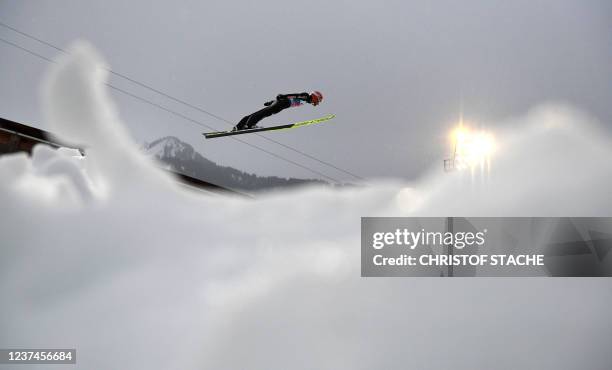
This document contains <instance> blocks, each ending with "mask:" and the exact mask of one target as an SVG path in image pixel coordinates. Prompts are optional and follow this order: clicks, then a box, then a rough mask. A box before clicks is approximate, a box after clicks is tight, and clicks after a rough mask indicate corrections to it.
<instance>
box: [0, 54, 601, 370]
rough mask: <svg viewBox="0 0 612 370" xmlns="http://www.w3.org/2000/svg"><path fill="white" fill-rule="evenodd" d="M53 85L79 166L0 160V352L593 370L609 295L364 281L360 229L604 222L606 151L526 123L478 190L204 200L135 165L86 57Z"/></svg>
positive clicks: (469, 282)
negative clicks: (381, 223)
mask: <svg viewBox="0 0 612 370" xmlns="http://www.w3.org/2000/svg"><path fill="white" fill-rule="evenodd" d="M70 50H71V52H70V55H68V56H64V57H63V58H62V59H61V62H60V63H59V64H58V65H57V66H54V67H53V68H52V70H51V71H50V72H49V74H48V78H47V80H46V82H45V85H44V89H43V91H44V93H43V96H44V99H43V103H44V107H45V111H46V112H47V118H48V120H49V124H50V125H51V127H52V131H53V132H54V133H56V134H57V135H58V136H59V137H60V138H62V139H65V140H68V141H70V142H79V143H85V144H86V145H87V146H88V150H87V157H86V158H85V159H83V158H78V157H76V156H72V155H66V153H62V152H60V151H52V150H50V149H49V148H45V147H37V148H36V150H35V151H34V155H33V157H32V158H28V157H26V156H25V155H21V154H17V155H10V156H3V157H0V178H1V181H0V207H1V210H2V213H1V214H2V216H1V217H2V220H1V222H0V237H1V238H2V244H1V248H0V297H2V305H1V307H2V311H1V314H0V328H1V329H0V348H15V347H30V348H45V347H52V348H62V347H66V348H74V347H76V348H77V353H78V361H77V365H76V366H73V367H71V368H74V369H94V368H95V369H116V368H124V369H214V370H220V369H266V370H272V369H292V370H293V369H470V370H473V369H493V368H495V369H527V368H529V369H556V370H557V369H576V368H589V369H609V365H610V364H611V363H612V355H611V354H610V351H609V348H610V346H611V345H612V336H610V333H611V332H612V320H610V312H609V311H610V310H609V307H610V304H611V303H612V289H610V283H609V280H606V279H557V278H551V279H536V278H534V279H529V278H527V279H526V278H520V279H518V278H517V279H485V278H476V279H399V278H393V279H383V278H378V279H372V278H370V279H364V278H360V277H359V258H360V254H359V243H360V242H359V239H360V231H359V225H360V217H361V216H399V215H439V216H447V215H466V216H467V215H471V216H474V215H528V216H533V215H552V216H554V215H572V216H578V215H610V213H612V212H611V209H612V208H611V206H612V197H610V190H609V189H610V188H611V185H612V165H611V162H610V158H612V149H611V148H612V145H611V140H610V138H609V137H607V136H606V135H604V134H602V133H601V132H600V131H599V130H598V129H597V128H596V126H595V124H594V123H592V122H590V121H591V120H590V119H588V117H585V116H584V115H582V114H581V113H579V112H577V111H575V110H572V109H569V108H564V107H560V106H546V107H544V108H540V109H536V110H534V111H533V112H531V113H529V114H527V115H526V116H525V117H521V118H518V119H516V120H515V122H514V125H513V127H514V128H513V130H512V132H511V133H505V134H504V133H499V134H500V137H501V143H500V145H501V148H502V150H500V151H499V152H498V156H497V157H496V158H495V159H494V163H493V172H492V174H491V179H490V181H489V183H488V184H484V185H483V184H478V183H477V184H476V185H474V184H472V181H470V179H469V178H466V176H462V175H461V174H459V173H454V174H440V173H439V172H440V169H439V167H440V166H441V165H440V164H439V163H435V164H432V166H433V167H432V171H431V173H429V174H428V175H425V176H423V178H422V179H420V180H419V181H417V182H415V183H413V184H409V185H407V184H401V183H397V182H379V183H375V184H373V185H372V186H369V187H367V188H364V189H349V190H343V191H336V190H329V189H323V188H312V189H304V190H299V191H297V192H282V193H277V194H274V195H270V196H266V197H262V198H260V199H257V200H241V199H234V198H220V197H216V198H215V197H207V196H202V195H198V194H196V193H193V192H191V191H188V190H186V189H185V188H183V187H181V186H178V185H176V184H174V183H173V182H172V181H171V180H170V179H169V178H168V177H167V176H166V175H165V174H164V173H162V172H161V171H160V170H158V169H157V168H156V167H155V165H154V163H152V162H151V161H150V160H149V159H147V158H146V157H145V156H144V155H142V154H141V153H139V151H138V149H137V146H136V144H135V143H134V142H133V141H132V140H131V139H130V137H129V136H128V134H127V131H126V130H125V128H124V127H123V125H122V123H121V121H120V120H119V118H118V114H117V112H116V111H115V109H114V106H113V104H112V102H111V100H110V99H109V96H108V92H107V90H106V88H105V85H104V82H105V81H106V77H107V76H106V72H105V71H104V69H103V68H101V67H102V66H104V63H103V62H101V59H100V57H99V56H97V54H96V52H95V51H94V50H93V48H92V47H91V46H89V45H88V44H86V43H83V42H81V43H77V44H76V45H74V46H73V47H72V48H71V49H70Z"/></svg>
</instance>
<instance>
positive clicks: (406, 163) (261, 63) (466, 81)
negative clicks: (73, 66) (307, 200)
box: [0, 0, 612, 180]
mask: <svg viewBox="0 0 612 370" xmlns="http://www.w3.org/2000/svg"><path fill="white" fill-rule="evenodd" d="M0 21H1V22H4V23H6V24H9V25H11V26H13V27H15V28H17V29H19V30H21V31H23V32H26V33H29V34H31V35H33V36H36V37H39V38H41V39H44V40H45V41H48V42H50V43H53V44H55V45H58V46H60V47H66V46H68V45H69V44H70V42H71V41H73V40H75V39H78V38H82V39H86V40H89V41H91V42H92V43H93V44H94V45H95V46H96V47H97V48H98V49H99V51H100V52H101V54H102V55H103V56H104V57H105V58H106V59H107V61H108V62H109V64H110V66H111V68H112V69H113V70H115V71H117V72H120V73H122V74H125V75H128V76H130V77H132V78H134V79H136V80H138V81H141V82H143V83H146V84H148V85H151V86H153V87H155V88H157V89H160V90H162V91H164V92H167V93H169V94H171V95H173V96H175V97H177V98H179V99H182V100H185V101H187V102H190V103H192V104H194V105H197V106H199V107H201V108H203V109H205V110H207V111H209V112H211V113H214V114H216V115H219V116H221V117H224V118H226V119H228V120H230V121H238V120H239V119H240V118H241V117H242V116H244V115H246V114H248V113H250V112H252V111H254V110H257V109H259V108H260V107H261V104H262V103H263V102H265V101H266V100H269V99H270V98H272V97H274V96H275V95H276V94H277V93H286V92H300V91H308V90H312V89H318V90H321V91H322V92H323V94H324V95H325V101H324V103H323V104H321V105H320V106H318V107H316V108H314V107H312V106H305V107H300V108H298V109H292V110H287V111H285V112H282V113H281V114H279V115H277V116H275V117H273V118H270V119H267V120H266V121H264V122H262V124H263V125H264V126H265V125H266V124H268V125H270V124H274V123H288V122H292V121H296V120H302V119H308V118H314V117H318V116H321V115H323V114H326V113H335V114H336V115H337V118H336V119H335V120H334V121H333V122H332V123H330V124H326V125H322V126H314V127H309V128H304V129H299V130H289V131H286V132H278V133H270V134H267V136H268V137H270V138H273V139H275V140H278V141H281V142H283V143H284V144H286V145H290V146H292V147H294V148H297V149H299V150H301V151H303V152H306V153H308V154H310V155H313V156H316V157H317V158H320V159H322V160H325V161H327V162H331V163H333V164H335V165H336V166H339V167H341V168H344V169H347V170H349V171H351V172H354V173H357V174H359V175H362V176H365V177H380V176H386V177H387V176H393V177H403V178H408V179H411V178H414V177H416V176H418V175H419V173H421V171H423V170H424V169H425V168H427V167H430V166H432V165H436V163H438V162H437V161H438V160H440V159H442V158H443V157H444V155H445V154H446V151H447V148H446V145H445V144H446V138H447V131H448V129H449V128H450V127H451V125H452V123H453V121H454V120H455V119H456V118H457V117H458V116H459V112H460V110H461V106H462V105H463V111H464V114H465V117H466V118H467V119H468V120H472V121H474V122H477V123H478V124H479V125H484V126H488V127H492V126H495V125H496V122H500V121H501V120H503V119H504V118H508V117H511V116H515V115H521V114H524V113H525V112H526V111H527V110H528V109H529V108H531V107H534V106H537V105H538V104H541V103H544V102H549V101H561V102H567V103H570V104H573V105H575V106H576V107H578V108H580V109H583V110H584V111H586V112H588V113H589V114H591V115H592V116H594V117H596V118H598V119H599V120H601V121H602V122H603V123H604V125H607V126H608V127H610V129H611V130H612V105H611V104H610V102H611V101H612V99H611V98H612V3H611V2H610V1H605V0H604V1H595V0H593V1H588V2H587V1H561V0H551V1H532V0H530V1H512V2H506V1H496V2H492V1H469V2H465V1H464V2H453V1H448V2H445V1H437V2H431V1H419V2H408V1H385V2H382V1H319V0H314V1H308V2H287V1H281V0H272V1H259V2H250V1H173V2H168V1H159V2H152V1H149V0H147V1H144V0H143V1H140V0H138V1H136V0H133V1H129V2H126V1H97V2H94V1H87V2H84V1H77V0H75V1H67V0H65V1H57V0H54V1H19V2H13V1H3V0H0ZM0 37H1V38H3V39H6V40H9V41H11V42H14V43H18V44H19V45H22V46H23V47H26V48H29V49H31V50H33V51H35V52H37V53H40V54H43V55H45V56H47V57H50V58H54V57H55V56H56V55H57V51H56V50H54V49H52V48H50V47H48V46H44V45H41V44H39V43H37V42H35V41H32V40H30V39H27V38H25V37H23V36H21V35H19V34H16V33H15V32H13V31H10V30H8V29H5V28H1V27H0ZM0 60H1V61H2V62H1V63H0V80H1V81H2V84H0V116H2V117H5V118H9V119H13V120H16V121H19V122H24V123H27V124H31V125H33V126H36V127H40V128H43V129H45V128H46V124H45V122H44V118H43V117H42V115H41V110H40V106H39V102H40V100H39V91H38V87H39V84H40V81H41V79H42V76H43V73H44V71H45V69H46V68H47V67H48V63H47V62H44V61H42V60H40V59H38V58H36V57H33V56H31V55H29V54H27V53H24V52H23V51H21V50H18V49H16V48H14V47H11V46H7V45H6V44H4V43H2V42H0ZM111 83H112V84H114V85H117V86H118V87H121V88H124V89H126V90H129V91H130V92H132V93H134V94H138V95H140V96H142V97H144V98H147V99H151V100H153V101H155V102H156V103H158V104H162V105H164V106H166V107H167V108H169V109H172V110H176V111H178V112H180V113H181V114H184V115H186V116H189V117H191V118H193V119H195V120H198V121H201V122H202V123H204V124H207V125H210V126H213V127H216V128H219V129H225V128H227V127H228V125H227V124H226V123H224V122H221V121H219V120H217V119H215V118H212V117H210V116H207V115H206V114H203V113H202V112H198V111H196V110H193V109H190V108H187V107H184V106H181V105H179V104H176V103H175V102H172V101H169V100H168V99H167V98H164V97H162V96H159V95H156V94H154V93H152V92H150V91H147V90H145V89H143V88H142V87H139V86H137V85H134V84H132V83H129V82H126V81H123V80H121V79H118V78H115V77H113V79H112V80H111ZM113 96H114V97H115V98H116V101H117V104H118V106H119V110H120V113H121V116H122V117H123V119H124V121H125V122H126V123H127V124H128V125H129V129H130V131H131V132H132V135H133V136H134V138H135V139H136V141H138V142H144V141H151V140H154V139H156V138H159V137H161V136H166V135H173V136H177V137H179V138H180V139H181V140H183V141H186V142H188V143H190V144H192V145H193V146H194V147H195V148H196V150H198V151H199V152H201V153H202V154H203V155H204V156H206V157H208V158H210V159H212V160H214V161H216V162H218V163H220V164H223V165H231V166H233V167H236V168H239V169H242V170H245V171H248V172H254V173H258V174H265V175H271V174H275V175H280V176H297V177H314V176H315V175H313V174H312V173H310V172H308V171H306V170H304V169H302V168H299V167H296V166H294V165H291V164H289V163H286V162H283V161H279V160H278V159H276V158H273V157H270V156H269V155H267V154H265V153H261V152H259V151H256V150H254V149H252V148H250V147H248V146H246V145H243V144H241V143H238V142H235V141H233V140H231V139H216V140H204V139H203V137H202V136H201V132H203V131H208V130H207V129H204V128H202V127H199V126H197V125H194V124H193V123H190V122H188V121H186V120H184V119H181V118H179V117H176V116H173V115H171V114H168V113H167V112H164V111H162V110H159V109H157V108H154V107H152V106H150V105H146V104H143V103H142V102H139V101H137V100H134V99H133V98H130V97H126V96H122V95H120V94H118V93H115V92H113ZM242 138H244V139H245V140H248V141H249V142H251V143H253V144H256V145H259V146H262V147H264V148H265V149H266V150H269V151H273V152H275V153H277V154H279V155H281V156H284V157H286V158H289V159H291V160H292V161H296V162H299V163H301V164H303V165H306V166H309V167H312V168H314V169H316V170H317V171H321V172H324V173H326V174H328V175H329V176H332V177H334V178H339V179H346V180H350V179H351V177H350V176H348V175H346V174H343V173H341V172H338V171H336V170H334V169H330V168H325V167H323V166H322V165H321V164H320V163H317V162H314V161H312V160H310V159H308V158H304V157H301V156H299V155H298V154H296V153H294V152H291V151H288V150H287V149H284V148H282V147H279V146H277V145H274V144H272V143H269V142H266V141H264V140H263V139H261V138H257V137H253V136H252V135H251V136H249V137H248V138H247V137H246V136H243V137H242Z"/></svg>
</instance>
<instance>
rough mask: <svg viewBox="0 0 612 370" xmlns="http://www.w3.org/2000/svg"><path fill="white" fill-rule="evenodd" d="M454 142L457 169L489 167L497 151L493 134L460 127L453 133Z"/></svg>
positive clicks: (454, 157)
mask: <svg viewBox="0 0 612 370" xmlns="http://www.w3.org/2000/svg"><path fill="white" fill-rule="evenodd" d="M452 140H453V147H454V150H453V159H454V167H455V168H456V169H464V168H474V167H476V166H481V167H484V166H485V165H486V166H487V167H488V166H489V164H490V160H491V156H492V155H493V153H494V151H495V140H494V138H493V135H492V134H491V133H488V132H486V131H475V130H470V129H469V128H467V127H464V126H463V125H460V126H459V127H457V128H456V129H455V130H454V131H453V135H452Z"/></svg>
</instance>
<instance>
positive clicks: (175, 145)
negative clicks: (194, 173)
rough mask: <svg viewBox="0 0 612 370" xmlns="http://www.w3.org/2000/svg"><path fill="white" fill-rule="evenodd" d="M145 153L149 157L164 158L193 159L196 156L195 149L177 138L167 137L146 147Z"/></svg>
mask: <svg viewBox="0 0 612 370" xmlns="http://www.w3.org/2000/svg"><path fill="white" fill-rule="evenodd" d="M143 149H144V151H145V153H147V154H148V155H151V156H154V157H157V158H158V159H162V158H164V159H165V158H177V157H178V158H182V159H192V158H193V157H194V155H195V150H194V149H193V147H192V146H191V145H189V144H187V143H185V142H183V141H181V140H180V139H178V138H177V137H174V136H166V137H162V138H160V139H157V140H155V141H153V142H152V143H149V144H145V145H144V148H143Z"/></svg>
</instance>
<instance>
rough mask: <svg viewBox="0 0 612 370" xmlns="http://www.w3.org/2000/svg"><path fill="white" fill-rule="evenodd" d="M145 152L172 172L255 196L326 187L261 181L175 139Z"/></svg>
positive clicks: (147, 145)
mask: <svg viewBox="0 0 612 370" xmlns="http://www.w3.org/2000/svg"><path fill="white" fill-rule="evenodd" d="M142 148H143V150H144V152H145V153H146V154H147V155H149V156H152V157H155V158H156V159H157V160H159V161H160V162H162V163H163V164H164V166H165V167H166V168H168V169H170V170H172V171H175V172H179V173H182V174H185V175H188V176H191V177H195V178H198V179H201V180H204V181H207V182H211V183H213V184H217V185H220V186H224V187H228V188H231V189H236V190H241V191H246V192H254V191H262V190H271V189H275V188H286V187H291V186H299V185H307V184H327V183H326V182H324V181H321V180H310V179H296V178H281V177H276V176H271V177H260V176H257V175H254V174H250V173H246V172H243V171H240V170H237V169H235V168H232V167H226V166H220V165H218V164H216V163H215V162H213V161H211V160H209V159H206V158H205V157H203V156H202V155H201V154H200V153H198V152H197V151H196V150H195V149H194V148H193V146H191V145H189V144H187V143H185V142H183V141H181V140H180V139H178V138H176V137H174V136H166V137H163V138H160V139H157V140H155V141H153V142H151V143H145V144H144V145H143V146H142Z"/></svg>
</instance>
